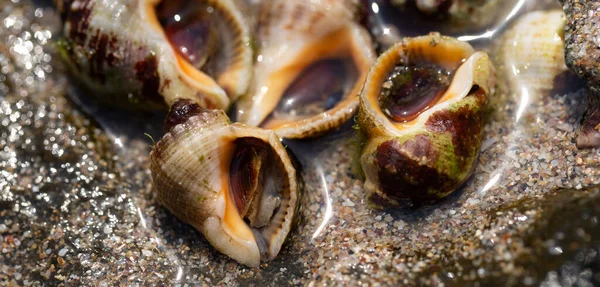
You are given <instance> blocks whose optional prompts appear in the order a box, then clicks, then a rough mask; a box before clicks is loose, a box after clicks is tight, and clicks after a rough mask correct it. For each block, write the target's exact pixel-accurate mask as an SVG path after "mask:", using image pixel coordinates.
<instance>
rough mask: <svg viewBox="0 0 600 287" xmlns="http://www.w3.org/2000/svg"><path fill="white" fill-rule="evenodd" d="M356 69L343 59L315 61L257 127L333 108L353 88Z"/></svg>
mask: <svg viewBox="0 0 600 287" xmlns="http://www.w3.org/2000/svg"><path fill="white" fill-rule="evenodd" d="M357 77H358V75H357V70H356V67H355V66H354V64H353V63H352V61H348V60H347V59H325V60H320V61H317V62H316V63H313V64H312V65H310V66H308V67H307V68H306V69H305V70H304V71H302V72H301V73H300V74H299V75H298V76H297V77H296V79H295V80H294V81H293V82H292V83H291V84H290V85H289V86H288V88H287V89H286V91H285V92H284V93H283V95H282V97H281V100H280V101H279V104H278V105H277V107H275V109H274V110H273V112H272V113H271V115H270V116H269V117H268V118H267V119H265V121H264V122H263V123H262V124H261V126H262V127H265V128H270V127H277V126H279V125H282V124H283V123H285V122H289V121H294V120H301V119H305V118H309V117H311V116H314V115H317V114H319V113H323V112H325V111H327V110H330V109H332V108H334V107H335V105H336V104H337V103H338V102H340V101H341V100H342V99H343V98H344V97H345V95H347V94H348V93H349V92H350V91H351V90H352V88H353V86H354V84H355V82H356V78H357Z"/></svg>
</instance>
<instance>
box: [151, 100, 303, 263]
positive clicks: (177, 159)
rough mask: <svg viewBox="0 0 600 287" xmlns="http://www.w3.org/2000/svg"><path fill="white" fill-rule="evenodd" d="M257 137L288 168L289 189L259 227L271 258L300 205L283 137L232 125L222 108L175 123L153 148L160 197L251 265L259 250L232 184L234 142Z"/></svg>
mask: <svg viewBox="0 0 600 287" xmlns="http://www.w3.org/2000/svg"><path fill="white" fill-rule="evenodd" d="M244 137H250V138H256V139H260V140H261V141H264V142H265V143H267V144H268V145H270V146H271V147H272V149H273V150H274V151H275V153H276V156H277V157H278V158H279V160H281V162H282V164H283V166H284V167H285V175H286V176H287V178H286V180H287V181H288V183H289V188H288V190H287V191H282V192H283V193H285V194H284V195H282V200H281V206H280V209H279V211H278V212H277V213H276V214H275V215H274V216H273V218H272V219H271V222H270V223H269V225H267V226H265V227H263V228H261V229H260V234H261V236H263V237H264V238H265V241H267V243H268V248H267V250H268V254H267V258H266V259H267V260H271V259H273V258H274V257H275V256H276V255H277V253H278V252H279V250H280V248H281V245H282V244H283V241H284V240H285V238H286V236H287V234H288V233H289V231H290V228H291V225H292V219H293V216H294V212H295V210H296V208H297V200H298V198H297V197H298V185H297V179H296V170H295V169H294V167H293V165H292V163H291V161H290V158H289V157H288V155H287V152H286V150H285V148H284V147H283V145H282V144H281V142H280V141H279V138H278V137H277V136H276V135H275V133H273V132H272V131H270V130H263V129H259V128H255V127H248V126H245V125H243V124H239V123H235V124H230V123H229V121H228V118H227V116H226V115H225V113H224V112H223V111H217V110H211V111H208V112H204V113H203V114H201V115H196V116H192V117H190V118H189V119H188V120H187V121H186V122H185V123H183V124H179V125H177V126H175V127H174V128H173V129H172V130H171V131H170V132H169V133H167V134H166V135H165V136H164V137H163V138H162V139H161V140H160V141H159V142H158V143H157V144H156V146H155V147H154V149H153V150H152V152H151V153H150V159H151V164H150V169H151V171H152V176H153V179H154V183H155V190H156V195H157V199H158V201H159V202H160V203H161V204H163V205H164V206H165V207H166V208H167V209H169V210H170V211H171V212H172V213H173V214H174V215H176V216H177V217H178V218H179V219H181V220H183V221H185V222H187V223H189V224H191V225H192V226H194V227H195V228H196V229H197V230H199V231H200V232H202V233H203V234H204V236H205V237H206V238H207V239H208V241H209V242H210V243H211V244H212V245H213V246H214V247H215V248H216V249H217V250H219V251H220V252H222V253H224V254H226V255H228V256H229V257H231V258H233V259H235V260H236V261H238V262H240V263H242V264H245V265H247V266H250V267H257V266H258V265H259V264H260V262H261V254H260V252H259V247H258V244H257V242H256V239H255V237H254V235H253V232H252V231H251V230H250V227H249V226H248V225H247V224H246V223H245V222H244V221H243V219H242V218H241V217H240V215H239V213H238V211H237V208H236V206H235V203H234V201H233V200H232V194H231V191H230V189H229V163H230V161H231V157H232V152H233V148H232V145H233V141H234V140H235V139H238V138H244Z"/></svg>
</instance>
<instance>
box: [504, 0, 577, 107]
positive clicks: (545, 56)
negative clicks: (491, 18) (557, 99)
mask: <svg viewBox="0 0 600 287" xmlns="http://www.w3.org/2000/svg"><path fill="white" fill-rule="evenodd" d="M564 27H565V17H564V14H563V12H562V11H561V10H552V11H535V12H530V13H528V14H526V15H524V16H522V17H521V18H519V19H518V21H517V22H516V23H515V24H514V26H513V27H512V28H510V29H509V30H508V31H507V32H506V34H505V35H504V36H502V38H501V40H500V41H501V43H500V45H499V49H498V51H497V52H498V53H497V54H498V55H499V59H498V65H499V68H500V71H502V73H501V74H502V75H505V77H506V78H505V79H504V81H506V83H505V85H507V87H508V88H509V89H510V91H511V92H512V93H517V94H522V93H524V92H525V93H527V94H528V96H529V97H530V98H532V99H539V98H540V96H541V95H542V94H543V93H544V92H547V91H549V90H551V89H552V88H553V87H554V86H555V84H554V82H555V78H556V77H557V76H558V75H560V74H562V73H563V72H565V71H567V66H566V65H565V48H564V47H565V43H564Z"/></svg>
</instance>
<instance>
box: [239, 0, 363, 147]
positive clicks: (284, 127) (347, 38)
mask: <svg viewBox="0 0 600 287" xmlns="http://www.w3.org/2000/svg"><path fill="white" fill-rule="evenodd" d="M356 2H357V1H351V0H350V1H346V0H326V1H274V0H265V1H261V3H260V7H261V11H260V12H261V13H260V18H259V21H258V27H257V35H256V38H257V43H258V47H257V60H256V62H255V65H254V73H253V76H254V77H253V79H252V84H251V87H250V90H249V94H248V95H247V96H244V97H241V98H240V100H239V101H238V103H237V120H238V121H240V122H242V123H245V124H248V125H253V126H262V127H268V128H271V129H273V130H274V131H275V132H276V133H277V135H279V136H280V137H283V138H308V137H316V136H319V135H322V134H324V133H325V132H327V131H329V130H332V129H335V128H337V127H339V126H340V125H341V123H343V122H345V121H346V120H348V119H350V118H351V117H352V115H353V114H354V113H355V112H356V110H357V107H358V98H357V96H356V95H358V93H359V91H360V88H361V86H362V83H363V82H364V79H365V77H366V75H367V73H368V70H369V68H370V66H371V64H372V63H373V60H374V57H375V56H374V50H373V47H372V43H371V40H370V37H369V35H368V33H367V31H366V30H365V29H364V28H363V27H361V26H360V25H359V23H358V22H357V19H356V11H355V10H356V9H357V8H358V5H357V3H356ZM340 63H344V64H340ZM319 67H320V68H319ZM317 68H318V69H317ZM340 68H343V70H339V69H340ZM321 70H322V71H321ZM336 70H338V71H340V72H336ZM341 71H343V72H341ZM321 77H323V78H321ZM324 77H327V78H330V79H331V80H332V81H333V82H331V83H329V84H330V85H331V86H333V87H329V86H328V85H326V82H325V80H327V79H326V78H324ZM338 81H339V82H338ZM307 82H311V83H310V84H303V83H307ZM337 84H341V87H343V93H342V94H337V91H334V90H336V89H339V88H336V87H335V86H337ZM331 93H333V94H334V96H333V97H331ZM327 94H330V95H329V97H323V95H327ZM301 98H302V99H301ZM319 98H321V100H319ZM294 102H296V103H298V105H293V104H292V103H294ZM305 103H310V104H308V105H306V104H305ZM300 108H301V109H304V110H303V111H302V110H301V109H300ZM305 108H306V109H305Z"/></svg>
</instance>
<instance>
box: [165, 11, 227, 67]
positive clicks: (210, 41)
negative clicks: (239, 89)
mask: <svg viewBox="0 0 600 287" xmlns="http://www.w3.org/2000/svg"><path fill="white" fill-rule="evenodd" d="M155 12H156V17H157V19H158V22H159V23H160V25H161V27H162V28H163V31H164V33H165V35H166V36H167V39H168V40H169V42H170V44H171V46H172V47H173V49H174V50H175V51H176V53H177V56H178V57H179V58H180V59H183V60H185V61H187V62H188V63H189V64H191V65H192V66H193V67H194V68H196V69H198V70H201V71H203V72H205V73H207V74H208V75H210V76H215V75H216V74H218V72H219V69H220V68H219V67H218V66H217V64H218V60H217V59H219V58H222V55H219V49H217V47H220V46H221V45H222V44H223V39H222V38H221V33H220V32H221V30H222V29H223V27H222V24H220V21H219V19H216V14H217V13H216V12H215V9H214V7H212V6H210V5H207V4H206V3H203V2H200V1H193V0H175V1H173V0H170V1H162V2H160V3H159V4H158V5H157V6H156V7H155ZM221 51H223V50H221Z"/></svg>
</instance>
